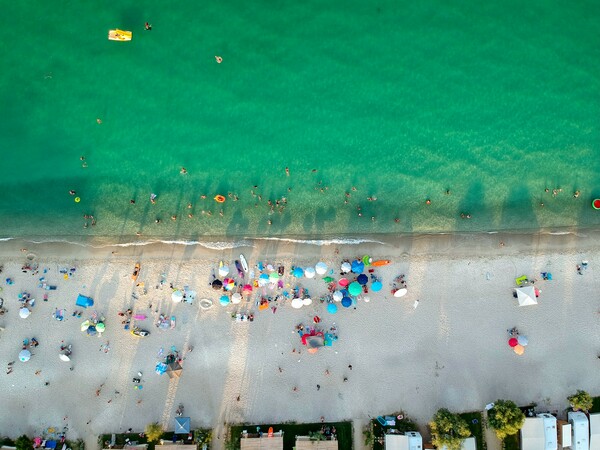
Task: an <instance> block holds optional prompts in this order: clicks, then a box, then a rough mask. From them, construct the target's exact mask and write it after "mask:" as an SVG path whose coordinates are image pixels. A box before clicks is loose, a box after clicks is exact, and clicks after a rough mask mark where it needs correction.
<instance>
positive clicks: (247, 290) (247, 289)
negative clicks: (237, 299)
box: [242, 284, 252, 293]
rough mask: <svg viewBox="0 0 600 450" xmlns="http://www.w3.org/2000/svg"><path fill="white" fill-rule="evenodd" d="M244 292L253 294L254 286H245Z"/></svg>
mask: <svg viewBox="0 0 600 450" xmlns="http://www.w3.org/2000/svg"><path fill="white" fill-rule="evenodd" d="M242 291H243V292H244V293H246V292H247V293H250V292H252V285H251V284H246V285H244V289H242Z"/></svg>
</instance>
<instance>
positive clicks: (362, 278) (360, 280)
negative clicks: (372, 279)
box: [356, 273, 369, 285]
mask: <svg viewBox="0 0 600 450" xmlns="http://www.w3.org/2000/svg"><path fill="white" fill-rule="evenodd" d="M356 281H358V284H363V285H364V284H367V281H369V277H368V276H366V275H365V274H364V273H361V274H360V275H359V276H358V278H357V279H356Z"/></svg>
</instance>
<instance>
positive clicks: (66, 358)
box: [58, 353, 71, 362]
mask: <svg viewBox="0 0 600 450" xmlns="http://www.w3.org/2000/svg"><path fill="white" fill-rule="evenodd" d="M58 357H59V358H60V360H61V361H64V362H67V361H71V358H69V355H67V354H66V353H61V354H60V355H58Z"/></svg>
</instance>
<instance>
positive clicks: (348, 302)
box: [342, 297, 352, 308]
mask: <svg viewBox="0 0 600 450" xmlns="http://www.w3.org/2000/svg"><path fill="white" fill-rule="evenodd" d="M351 305H352V299H351V298H350V297H344V298H343V299H342V306H343V307H344V308H350V306H351Z"/></svg>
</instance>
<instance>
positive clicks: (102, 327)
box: [96, 322, 106, 333]
mask: <svg viewBox="0 0 600 450" xmlns="http://www.w3.org/2000/svg"><path fill="white" fill-rule="evenodd" d="M104 330H106V325H104V322H98V323H97V324H96V331H97V332H98V333H104Z"/></svg>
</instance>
